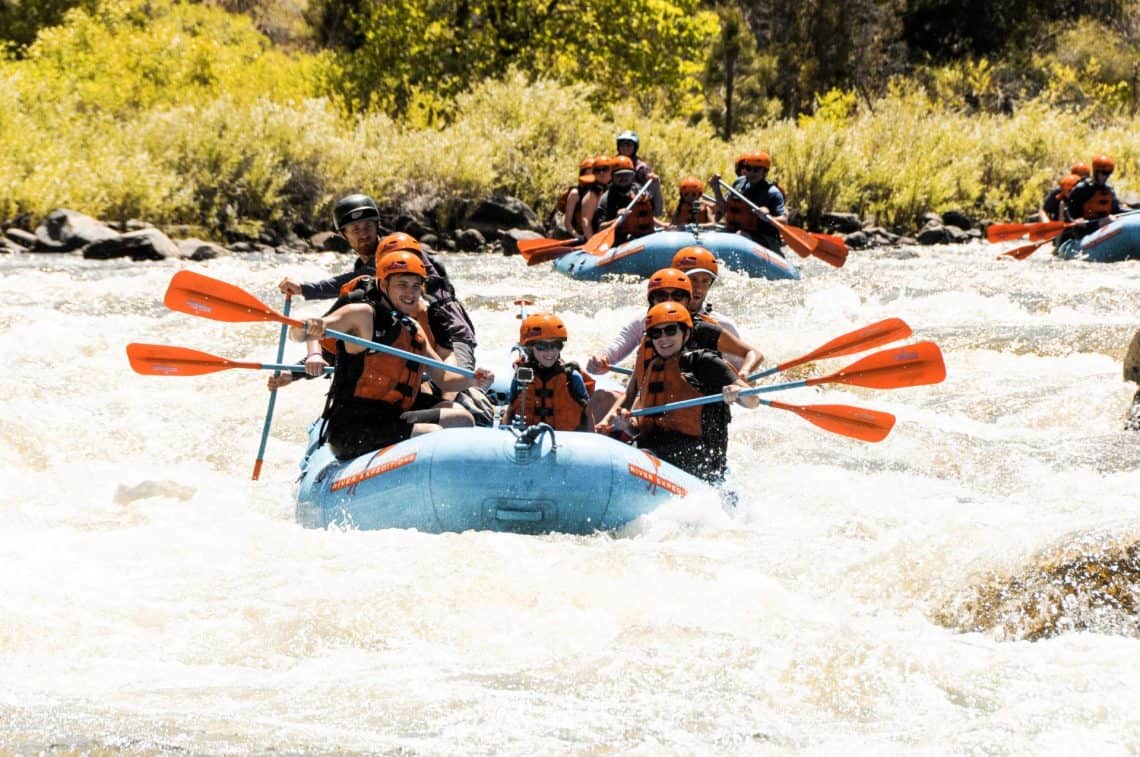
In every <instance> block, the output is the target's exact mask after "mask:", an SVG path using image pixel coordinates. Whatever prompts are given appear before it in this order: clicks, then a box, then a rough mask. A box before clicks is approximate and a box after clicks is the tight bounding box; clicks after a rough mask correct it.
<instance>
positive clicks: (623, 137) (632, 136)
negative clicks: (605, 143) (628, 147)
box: [617, 129, 641, 152]
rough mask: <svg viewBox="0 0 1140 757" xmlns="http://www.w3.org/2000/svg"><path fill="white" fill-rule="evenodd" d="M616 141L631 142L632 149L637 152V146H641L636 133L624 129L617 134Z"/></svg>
mask: <svg viewBox="0 0 1140 757" xmlns="http://www.w3.org/2000/svg"><path fill="white" fill-rule="evenodd" d="M617 141H618V142H619V143H620V142H633V151H634V152H637V148H638V147H640V146H641V140H640V139H638V138H637V133H636V132H632V131H630V130H629V129H626V130H625V131H623V132H622V133H621V134H618V135H617Z"/></svg>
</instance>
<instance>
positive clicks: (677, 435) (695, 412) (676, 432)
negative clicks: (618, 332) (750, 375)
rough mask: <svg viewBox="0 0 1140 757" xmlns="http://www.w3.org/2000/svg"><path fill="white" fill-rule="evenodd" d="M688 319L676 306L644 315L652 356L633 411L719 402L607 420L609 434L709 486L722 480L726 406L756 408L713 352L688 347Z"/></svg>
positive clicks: (755, 400) (755, 402)
mask: <svg viewBox="0 0 1140 757" xmlns="http://www.w3.org/2000/svg"><path fill="white" fill-rule="evenodd" d="M692 334H693V320H692V317H691V316H690V315H689V310H688V308H686V307H684V306H683V305H681V304H680V303H676V302H663V303H661V304H659V305H654V306H653V307H651V308H650V309H649V312H648V313H647V314H646V315H645V338H646V344H647V346H648V347H649V349H650V350H651V354H652V357H651V358H650V360H649V361H648V362H647V363H646V365H644V366H639V370H638V373H637V374H636V375H635V376H634V381H636V382H637V383H638V395H637V401H636V402H635V403H634V408H641V407H656V406H658V405H664V404H667V403H669V402H676V401H678V400H685V399H691V398H694V397H702V396H705V395H708V394H717V393H723V394H724V402H723V403H713V404H708V405H699V406H697V407H691V408H685V409H682V410H673V411H670V412H668V413H660V414H658V415H645V416H642V417H640V418H636V419H635V418H633V417H632V416H631V414H630V412H629V411H628V410H625V409H621V410H618V411H617V412H615V413H613V415H612V416H611V418H610V425H611V428H612V430H614V431H617V432H620V433H625V434H629V435H630V436H632V437H634V440H635V443H636V444H637V446H638V447H639V448H641V449H647V450H649V451H651V452H652V453H653V454H655V455H656V456H657V457H659V458H661V459H662V460H665V461H667V462H670V463H672V464H673V465H676V466H677V467H678V468H681V469H682V470H685V471H688V472H689V473H692V474H693V475H694V476H698V477H700V478H703V479H705V480H706V481H710V482H712V483H719V482H721V481H723V480H724V473H725V468H726V466H727V463H728V423H729V421H730V420H732V414H731V412H730V411H729V408H728V406H729V405H731V404H732V403H734V402H739V403H740V404H741V405H743V406H744V407H756V406H757V405H759V404H760V400H759V399H758V398H757V397H754V396H747V397H741V396H740V392H741V390H742V389H747V388H748V384H747V383H746V382H745V381H744V380H743V379H742V378H740V377H739V375H737V373H736V371H735V370H734V369H733V368H732V366H730V365H729V364H728V363H726V362H725V361H724V360H723V359H722V358H721V357H720V356H719V355H718V354H717V353H715V352H713V351H711V350H704V349H700V348H699V347H696V346H695V345H693V344H691V342H690V337H691V336H692Z"/></svg>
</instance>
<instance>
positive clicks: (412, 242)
mask: <svg viewBox="0 0 1140 757" xmlns="http://www.w3.org/2000/svg"><path fill="white" fill-rule="evenodd" d="M400 250H403V251H405V252H414V253H416V254H417V255H423V254H424V248H423V246H422V245H420V243H419V242H418V241H416V238H415V237H413V236H412V235H411V234H405V233H404V232H402V231H397V232H396V233H395V234H389V235H388V236H386V237H384V238H382V239H381V240H380V241H379V242H378V243H377V244H376V259H377V260H379V259H380V258H382V257H384V256H385V255H386V254H388V253H389V252H398V251H400Z"/></svg>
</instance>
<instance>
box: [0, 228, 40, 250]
mask: <svg viewBox="0 0 1140 757" xmlns="http://www.w3.org/2000/svg"><path fill="white" fill-rule="evenodd" d="M4 236H6V237H7V238H8V240H9V241H11V242H12V243H13V244H15V245H17V246H18V247H21V248H23V249H25V250H30V249H32V248H33V247H35V246H36V235H35V234H33V233H32V232H30V231H24V230H23V229H18V228H16V227H15V226H10V227H8V229H7V230H5V232H4Z"/></svg>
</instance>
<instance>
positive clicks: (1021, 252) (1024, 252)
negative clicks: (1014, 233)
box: [997, 239, 1049, 260]
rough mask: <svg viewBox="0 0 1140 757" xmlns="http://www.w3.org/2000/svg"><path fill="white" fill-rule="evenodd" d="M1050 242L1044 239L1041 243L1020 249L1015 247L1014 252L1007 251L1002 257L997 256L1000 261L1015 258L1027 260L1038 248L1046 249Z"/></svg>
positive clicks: (1023, 246) (1027, 245) (1024, 245)
mask: <svg viewBox="0 0 1140 757" xmlns="http://www.w3.org/2000/svg"><path fill="white" fill-rule="evenodd" d="M1048 242H1049V240H1048V239H1042V240H1041V241H1040V242H1030V243H1029V244H1023V245H1021V246H1020V247H1014V248H1013V249H1012V250H1007V251H1006V252H1003V253H1002V254H1001V255H998V256H997V259H998V260H1001V259H1002V258H1013V259H1014V260H1025V259H1026V258H1027V257H1029V256H1030V255H1032V254H1033V253H1035V252H1037V250H1038V248H1041V247H1044V246H1045V245H1046V244H1047V243H1048Z"/></svg>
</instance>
